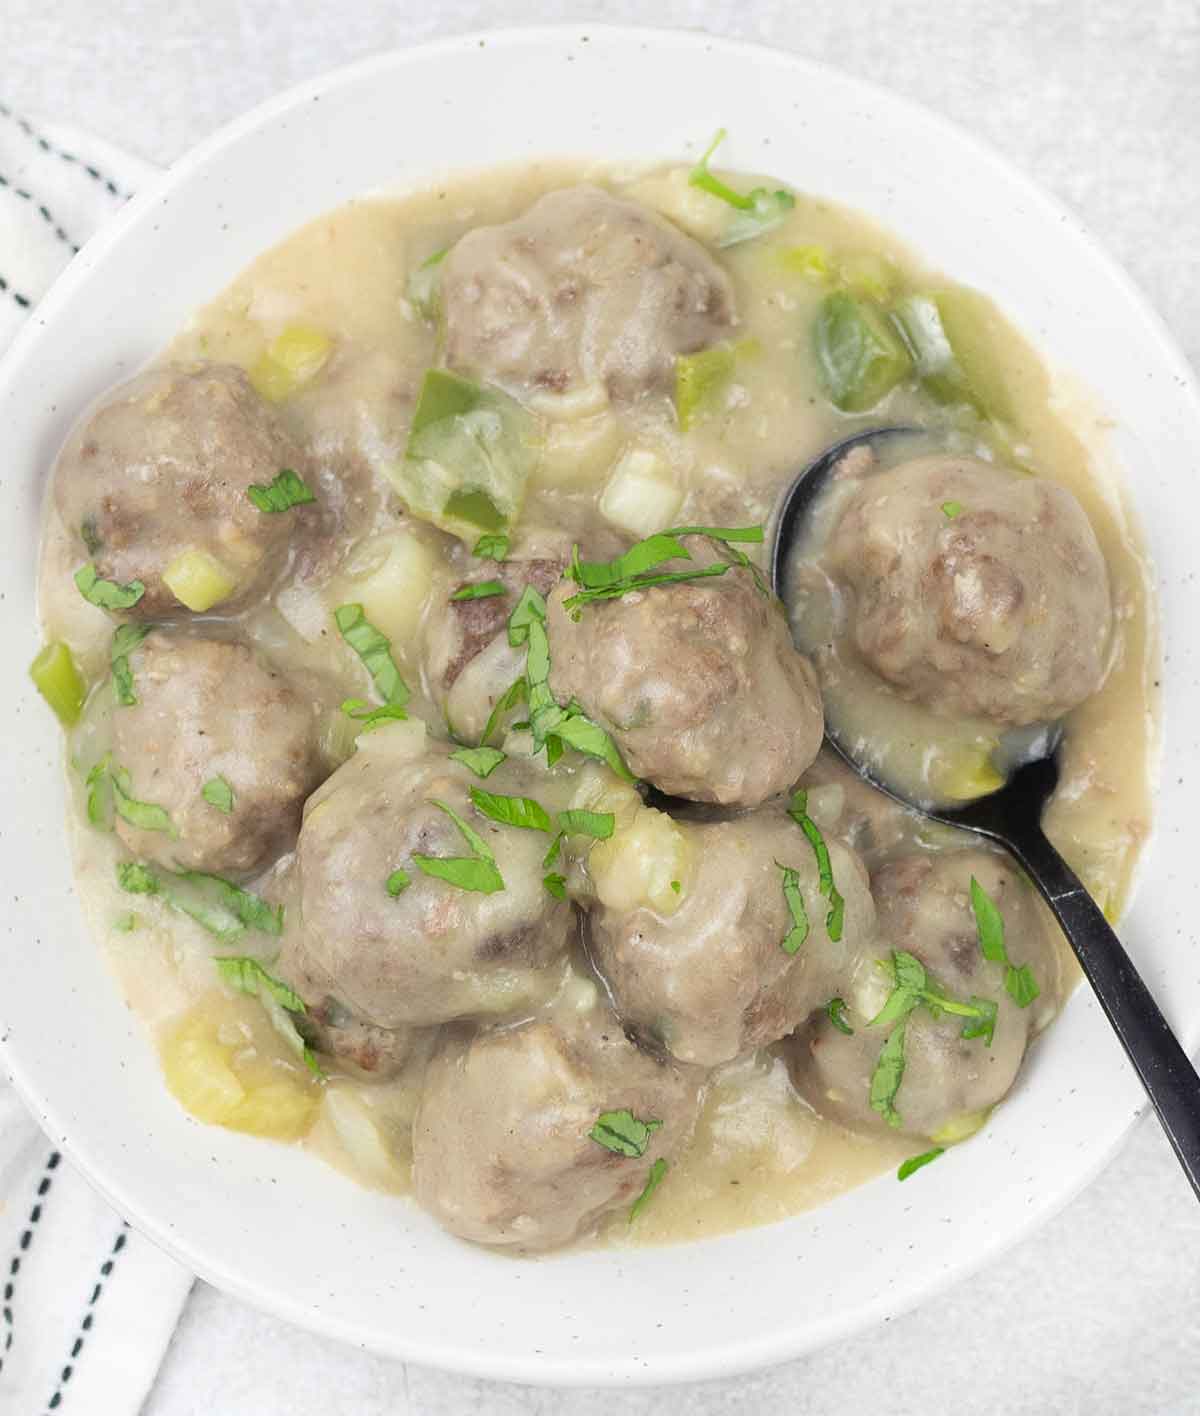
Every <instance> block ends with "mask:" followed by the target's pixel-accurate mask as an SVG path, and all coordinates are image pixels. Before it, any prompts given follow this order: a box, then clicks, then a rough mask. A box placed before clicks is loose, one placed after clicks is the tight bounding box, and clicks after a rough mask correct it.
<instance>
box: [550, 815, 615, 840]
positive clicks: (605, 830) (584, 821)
mask: <svg viewBox="0 0 1200 1416" xmlns="http://www.w3.org/2000/svg"><path fill="white" fill-rule="evenodd" d="M558 824H559V825H560V826H561V827H562V828H563V830H564V831H565V832H567V834H568V835H572V836H591V837H592V839H593V840H596V841H607V840H608V839H609V837H610V836H611V835H612V833H613V826H614V825H615V824H616V817H615V816H614V815H613V814H612V812H611V811H560V812H559V813H558Z"/></svg>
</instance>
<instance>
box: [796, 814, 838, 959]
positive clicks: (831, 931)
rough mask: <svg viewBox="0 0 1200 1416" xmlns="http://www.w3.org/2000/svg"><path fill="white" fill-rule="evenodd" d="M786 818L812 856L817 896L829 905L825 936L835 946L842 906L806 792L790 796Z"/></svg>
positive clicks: (831, 867) (831, 868) (822, 837)
mask: <svg viewBox="0 0 1200 1416" xmlns="http://www.w3.org/2000/svg"><path fill="white" fill-rule="evenodd" d="M788 815H789V816H790V817H791V818H792V820H793V821H794V822H795V823H796V825H797V826H799V827H800V829H801V831H803V832H804V834H805V836H806V837H807V838H808V843H809V845H810V846H811V847H812V850H813V855H814V856H816V859H817V878H818V880H819V882H820V886H819V888H820V891H821V894H822V895H824V896H825V898H826V899H827V900H828V901H829V913H828V914H827V915H826V916H825V932H826V933H827V934H828V935H829V937H830V939H832V940H833V941H834V942H835V943H836V942H837V941H838V940H839V939H840V938H841V937H842V926H843V923H844V921H845V914H846V902H845V900H843V899H842V896H841V892H840V891H839V890H838V888H837V886H836V885H835V884H834V880H833V866H832V865H831V864H830V861H829V847H828V846H827V845H826V844H825V837H824V836H822V835H821V830H820V827H818V825H817V823H816V822H815V821H814V820H813V819H812V817H811V816H809V814H808V793H807V792H806V791H798V792H796V793H794V795H793V796H792V802H791V805H790V806H789V807H788Z"/></svg>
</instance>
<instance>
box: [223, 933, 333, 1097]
mask: <svg viewBox="0 0 1200 1416" xmlns="http://www.w3.org/2000/svg"><path fill="white" fill-rule="evenodd" d="M213 963H214V964H216V966H217V972H218V973H219V974H220V975H221V977H222V978H223V979H224V980H225V982H226V983H228V984H229V985H230V987H232V988H236V989H237V991H238V992H239V993H247V994H249V995H250V997H251V998H257V999H258V1000H259V1002H260V1003H262V1005H263V1006H264V1007H265V1008H266V1010H267V1015H268V1016H269V1017H270V1019H271V1021H272V1023H274V1025H275V1028H276V1030H277V1031H278V1032H279V1033H280V1034H282V1036H283V1037H284V1039H285V1040H286V1041H287V1043H288V1044H289V1046H290V1047H291V1048H292V1050H293V1051H294V1052H295V1053H296V1055H297V1056H298V1057H301V1058H302V1059H303V1060H304V1065H305V1066H306V1067H307V1068H308V1069H309V1071H310V1072H312V1073H313V1074H314V1075H315V1076H317V1077H324V1075H325V1073H324V1072H323V1071H322V1070H321V1064H320V1063H319V1062H318V1061H317V1059H316V1055H315V1054H314V1053H313V1051H312V1049H311V1048H310V1047H309V1046H308V1044H307V1043H306V1042H305V1041H304V1038H303V1037H302V1036H301V1035H300V1030H299V1028H297V1027H296V1024H295V1023H294V1022H292V1019H291V1017H290V1014H292V1013H298V1014H300V1015H301V1016H303V1015H304V1014H305V1013H307V1012H308V1009H307V1008H306V1007H305V1006H304V999H303V998H301V997H300V995H299V994H298V993H297V992H296V991H295V990H294V989H292V988H289V987H288V985H287V984H286V983H284V982H283V980H282V979H278V978H276V977H275V976H274V974H270V973H268V972H267V970H266V969H265V968H263V966H262V964H260V963H259V961H258V960H257V959H253V958H250V957H248V956H247V957H240V958H230V957H224V958H216V959H214V960H213Z"/></svg>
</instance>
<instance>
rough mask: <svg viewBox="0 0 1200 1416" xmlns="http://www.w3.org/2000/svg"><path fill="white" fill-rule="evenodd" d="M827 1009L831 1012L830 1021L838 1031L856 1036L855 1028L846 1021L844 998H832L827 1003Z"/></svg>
mask: <svg viewBox="0 0 1200 1416" xmlns="http://www.w3.org/2000/svg"><path fill="white" fill-rule="evenodd" d="M825 1011H826V1012H827V1013H828V1014H829V1021H830V1022H831V1023H832V1024H833V1025H834V1027H835V1028H837V1030H838V1032H841V1033H845V1034H846V1036H847V1037H853V1036H854V1029H853V1028H852V1027H851V1026H850V1024H849V1023H848V1022H847V1021H846V1000H845V999H844V998H831V999H830V1000H829V1002H828V1003H827V1004H826V1005H825Z"/></svg>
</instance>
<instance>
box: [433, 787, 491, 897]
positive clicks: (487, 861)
mask: <svg viewBox="0 0 1200 1416" xmlns="http://www.w3.org/2000/svg"><path fill="white" fill-rule="evenodd" d="M429 804H430V806H436V807H437V809H438V810H439V811H444V812H445V813H446V815H447V816H448V817H449V818H450V820H451V821H453V822H454V824H455V825H456V826H457V827H458V829H459V832H460V834H461V835H462V838H463V840H464V841H466V843H467V845H468V847H469V848H470V850H471V854H470V855H469V856H429V855H414V856H413V864H414V865H416V867H417V869H418V870H419V871H420V872H421V873H422V875H428V876H431V877H432V878H433V879H435V880H444V881H445V882H446V883H447V884H448V885H454V886H457V888H458V889H460V890H473V891H475V892H476V893H477V894H480V895H494V894H495V893H496V892H497V891H498V890H503V889H504V877H503V876H502V875H501V874H500V871H499V869H498V868H497V866H496V858H495V856H493V855H492V853H491V851H490V850H489V849H488V846H487V842H486V841H485V840H484V839H483V837H482V836H480V835H479V833H478V832H477V831H476V830H475V829H474V828H473V827H472V826H469V825H468V824H467V822H465V821H464V820H463V819H462V817H461V816H459V814H458V812H456V811H455V810H454V809H453V808H452V807H449V806H447V805H446V803H445V802H443V801H438V800H436V799H435V798H434V797H430V798H429Z"/></svg>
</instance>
